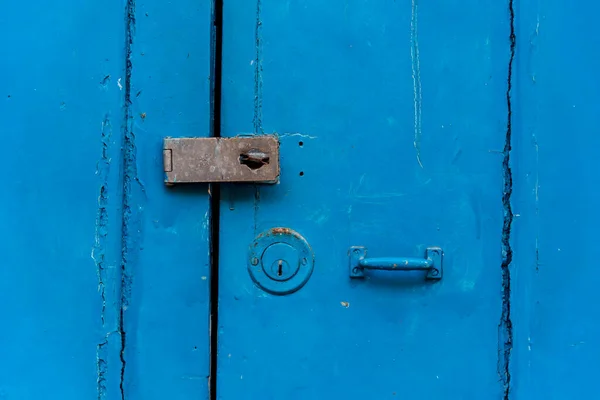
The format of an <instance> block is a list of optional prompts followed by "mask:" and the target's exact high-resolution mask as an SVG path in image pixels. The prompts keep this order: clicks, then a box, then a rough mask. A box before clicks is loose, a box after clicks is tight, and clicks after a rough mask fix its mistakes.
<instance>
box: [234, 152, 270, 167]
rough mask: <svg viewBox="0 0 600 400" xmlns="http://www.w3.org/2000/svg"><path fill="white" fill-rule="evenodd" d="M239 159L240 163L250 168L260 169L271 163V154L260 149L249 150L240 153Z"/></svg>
mask: <svg viewBox="0 0 600 400" xmlns="http://www.w3.org/2000/svg"><path fill="white" fill-rule="evenodd" d="M239 160H240V164H242V165H245V166H247V167H248V168H250V169H259V168H260V167H262V166H264V165H267V164H269V155H268V154H266V153H264V152H262V151H259V150H248V151H247V152H245V153H241V154H240V157H239Z"/></svg>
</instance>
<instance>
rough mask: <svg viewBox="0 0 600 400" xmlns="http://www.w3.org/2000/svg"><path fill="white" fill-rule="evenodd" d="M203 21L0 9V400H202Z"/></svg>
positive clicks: (185, 11) (202, 16) (89, 10)
mask: <svg viewBox="0 0 600 400" xmlns="http://www.w3.org/2000/svg"><path fill="white" fill-rule="evenodd" d="M211 7H212V5H211V1H209V0H201V1H184V2H179V3H178V5H177V7H174V6H173V5H172V4H167V3H165V2H163V1H154V0H146V1H138V2H137V4H135V2H134V1H133V0H129V1H125V2H124V1H119V2H110V1H109V2H106V1H95V0H93V1H84V2H82V1H72V0H59V1H58V2H52V3H47V4H46V3H43V2H36V4H31V3H23V2H10V4H9V3H6V4H3V6H2V13H0V37H2V38H3V40H2V42H1V43H2V51H3V54H4V57H3V61H2V63H0V76H1V78H0V87H1V88H2V96H3V97H2V99H1V103H2V104H1V105H0V118H1V119H2V121H3V125H2V126H3V128H2V132H3V135H2V139H3V147H2V157H1V159H2V164H3V166H4V173H5V180H4V183H3V189H2V194H1V195H0V222H1V225H0V249H1V250H2V255H3V256H2V261H0V302H1V303H2V304H3V312H2V321H1V322H2V329H0V343H1V345H0V360H2V363H1V367H0V398H2V399H5V398H6V399H61V400H66V399H76V400H81V399H98V400H104V399H155V398H156V399H166V398H168V399H190V398H208V385H207V383H208V374H209V327H208V323H209V314H208V310H209V290H208V289H209V282H210V277H209V273H208V272H209V268H208V257H209V255H208V234H207V224H208V220H207V215H208V193H207V188H206V186H204V187H196V188H181V189H179V188H177V189H176V190H172V191H169V190H167V189H166V188H165V186H164V184H163V182H162V172H161V164H162V157H161V143H162V138H163V137H164V136H167V135H170V136H208V135H209V134H210V131H211V107H210V106H211V104H210V96H211V91H210V86H211V85H210V80H209V78H210V71H211V62H212V61H211V29H212V24H211Z"/></svg>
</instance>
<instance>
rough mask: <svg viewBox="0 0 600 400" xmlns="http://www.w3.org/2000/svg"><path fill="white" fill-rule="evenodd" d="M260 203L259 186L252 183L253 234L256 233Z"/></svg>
mask: <svg viewBox="0 0 600 400" xmlns="http://www.w3.org/2000/svg"><path fill="white" fill-rule="evenodd" d="M259 204H260V188H259V187H258V185H254V236H256V235H257V234H258V209H259Z"/></svg>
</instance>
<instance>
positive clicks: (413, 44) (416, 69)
mask: <svg viewBox="0 0 600 400" xmlns="http://www.w3.org/2000/svg"><path fill="white" fill-rule="evenodd" d="M411 5H412V10H411V17H410V59H411V61H412V63H411V64H412V79H413V96H414V109H415V110H414V111H415V116H414V119H415V137H414V142H413V145H414V146H415V150H416V151H417V162H418V163H419V166H420V167H421V168H423V163H422V162H421V105H422V94H421V66H420V59H419V31H418V17H417V15H418V0H412V1H411Z"/></svg>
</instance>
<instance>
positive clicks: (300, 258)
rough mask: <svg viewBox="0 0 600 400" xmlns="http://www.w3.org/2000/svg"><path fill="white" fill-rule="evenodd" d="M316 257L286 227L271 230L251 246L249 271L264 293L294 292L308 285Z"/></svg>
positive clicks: (280, 293)
mask: <svg viewBox="0 0 600 400" xmlns="http://www.w3.org/2000/svg"><path fill="white" fill-rule="evenodd" d="M314 264H315V256H314V254H313V252H312V249H311V248H310V246H309V245H308V243H307V242H306V240H305V239H304V238H303V237H302V236H301V235H300V234H299V233H298V232H295V231H293V230H291V229H289V228H272V229H269V230H268V231H266V232H263V233H261V234H260V235H258V236H257V237H256V239H254V242H253V243H252V244H251V245H250V252H249V254H248V272H249V273H250V277H251V278H252V280H253V281H254V283H256V285H257V286H258V287H260V288H261V289H262V290H264V291H265V292H268V293H271V294H275V295H285V294H290V293H294V292H295V291H297V290H299V289H300V288H302V286H304V285H305V284H306V282H308V279H309V278H310V276H311V275H312V272H313V268H314Z"/></svg>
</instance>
